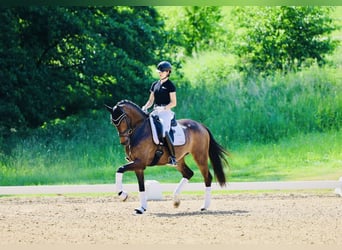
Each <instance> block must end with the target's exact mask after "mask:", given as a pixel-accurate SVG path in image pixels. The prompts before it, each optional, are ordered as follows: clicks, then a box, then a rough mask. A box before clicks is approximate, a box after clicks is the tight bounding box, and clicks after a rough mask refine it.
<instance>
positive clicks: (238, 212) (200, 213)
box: [150, 210, 249, 217]
mask: <svg viewBox="0 0 342 250" xmlns="http://www.w3.org/2000/svg"><path fill="white" fill-rule="evenodd" d="M248 213H249V211H245V210H231V211H222V210H221V211H220V210H219V211H210V210H205V211H193V212H181V213H150V214H151V215H154V216H157V217H183V216H203V215H215V216H220V215H222V216H225V215H236V216H239V215H244V214H248Z"/></svg>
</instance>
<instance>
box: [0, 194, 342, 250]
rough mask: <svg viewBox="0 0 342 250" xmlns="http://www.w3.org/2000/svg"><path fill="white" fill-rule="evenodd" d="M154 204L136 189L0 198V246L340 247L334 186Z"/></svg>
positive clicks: (341, 226)
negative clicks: (121, 193)
mask: <svg viewBox="0 0 342 250" xmlns="http://www.w3.org/2000/svg"><path fill="white" fill-rule="evenodd" d="M181 199H182V201H181V205H180V207H179V208H173V202H172V196H171V194H165V195H164V194H163V199H162V200H158V201H149V203H148V205H149V207H148V211H147V212H146V213H145V214H143V215H133V210H134V208H135V207H137V206H138V204H139V198H138V194H137V193H130V197H129V199H128V200H127V201H126V202H121V201H119V199H118V198H117V196H116V195H115V193H113V194H108V193H107V194H103V195H101V194H99V195H96V196H94V195H90V194H89V195H67V194H61V195H44V196H36V195H35V196H27V195H26V196H14V197H11V196H2V197H0V225H1V226H0V248H1V249H7V248H4V247H5V246H7V247H10V246H11V245H25V246H26V245H29V246H32V245H41V244H43V245H45V244H47V245H50V244H51V245H55V244H57V245H58V244H67V245H71V246H75V245H79V244H81V245H83V244H86V245H111V246H112V245H121V246H127V245H128V246H129V245H136V246H141V245H150V246H156V245H175V244H179V245H183V246H184V245H189V246H191V245H200V246H205V245H212V244H217V245H226V244H227V245H235V246H244V245H256V244H257V245H278V246H287V245H291V246H296V245H300V246H301V245H307V246H313V245H314V246H315V245H316V246H341V245H342V234H341V232H342V198H341V197H340V196H338V195H336V194H335V193H334V192H332V191H331V190H316V191H312V190H311V191H305V190H302V191H273V192H262V191H259V192H255V191H254V192H246V191H244V192H241V191H240V192H238V193H236V192H235V193H234V192H227V193H224V192H217V193H215V192H214V193H213V197H212V202H211V206H210V209H209V210H208V211H204V212H200V211H199V208H200V206H201V205H202V202H203V195H202V193H201V192H197V193H185V194H182V195H181Z"/></svg>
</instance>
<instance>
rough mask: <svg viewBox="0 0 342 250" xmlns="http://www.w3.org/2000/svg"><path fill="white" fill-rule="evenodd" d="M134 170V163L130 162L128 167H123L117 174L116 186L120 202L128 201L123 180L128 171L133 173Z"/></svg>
mask: <svg viewBox="0 0 342 250" xmlns="http://www.w3.org/2000/svg"><path fill="white" fill-rule="evenodd" d="M133 168H134V162H129V163H127V164H126V165H123V166H121V167H119V168H118V170H117V171H116V174H115V184H116V192H117V193H118V195H119V198H120V200H122V201H126V200H127V198H128V193H127V192H126V191H125V190H124V189H123V185H122V178H123V174H124V173H125V172H126V171H132V170H133Z"/></svg>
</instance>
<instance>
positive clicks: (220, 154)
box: [207, 129, 229, 187]
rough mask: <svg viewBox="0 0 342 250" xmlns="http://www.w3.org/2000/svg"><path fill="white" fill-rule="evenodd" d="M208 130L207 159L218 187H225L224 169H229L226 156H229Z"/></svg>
mask: <svg viewBox="0 0 342 250" xmlns="http://www.w3.org/2000/svg"><path fill="white" fill-rule="evenodd" d="M207 130H208V133H209V136H210V142H209V158H210V162H211V165H212V167H213V169H214V173H215V176H216V179H217V181H218V182H219V184H220V186H221V187H223V186H225V185H226V176H225V173H224V167H225V166H226V167H229V163H228V160H227V158H226V156H229V153H228V151H227V150H225V149H224V148H223V147H222V146H221V145H220V144H218V143H217V142H216V141H215V139H214V137H213V135H212V134H211V132H210V131H209V129H207Z"/></svg>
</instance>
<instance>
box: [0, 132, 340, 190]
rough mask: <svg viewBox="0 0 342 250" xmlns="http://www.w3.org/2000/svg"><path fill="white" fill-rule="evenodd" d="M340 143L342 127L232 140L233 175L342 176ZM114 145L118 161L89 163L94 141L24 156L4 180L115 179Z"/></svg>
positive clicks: (130, 179)
mask: <svg viewBox="0 0 342 250" xmlns="http://www.w3.org/2000/svg"><path fill="white" fill-rule="evenodd" d="M340 145H342V132H327V133H311V134H307V135H299V136H295V137H292V138H289V139H283V140H280V141H279V142H277V143H271V144H249V143H248V144H237V145H231V148H229V150H230V152H231V158H230V159H229V160H230V164H231V168H230V171H229V172H227V173H228V175H227V176H228V181H274V180H314V179H316V180H325V179H327V180H337V179H338V178H339V177H340V176H342V160H341V159H342V150H341V146H340ZM114 148H117V149H118V151H115V150H114V151H112V152H111V153H112V154H113V155H111V156H110V157H109V158H111V159H113V162H112V163H110V164H109V165H106V164H104V165H103V166H101V165H102V164H103V163H101V162H98V166H96V165H94V166H93V167H90V166H88V165H89V161H90V162H95V160H96V159H98V156H96V154H94V155H90V153H91V152H90V151H92V150H93V149H94V148H93V147H92V148H90V149H89V151H88V153H85V155H88V157H83V158H80V159H79V162H77V160H75V159H74V160H72V159H68V160H66V159H64V160H65V162H64V160H62V161H61V162H60V163H59V164H56V165H52V166H51V165H44V164H43V162H44V161H45V160H44V159H43V157H42V156H40V157H39V156H36V157H35V158H34V159H32V161H31V164H32V165H31V164H28V163H25V162H24V160H22V162H21V163H17V164H18V165H15V166H13V167H6V166H4V165H2V166H1V168H0V170H1V173H2V179H1V185H32V184H35V185H37V184H38V185H39V184H40V185H42V184H80V183H83V184H84V183H90V184H94V183H114V173H115V171H116V169H117V168H118V167H119V166H120V165H122V164H124V163H125V160H124V155H123V153H122V152H121V151H122V148H121V146H118V147H114ZM29 151H31V152H32V148H31V150H29ZM74 153H75V152H74ZM77 153H79V152H77ZM68 157H70V156H68ZM76 158H77V157H76ZM114 159H115V160H114ZM34 162H36V163H35V164H34ZM105 162H107V161H105ZM187 163H188V164H189V166H190V167H191V168H192V169H193V170H194V172H195V175H194V177H193V179H192V182H202V180H203V179H202V176H201V174H200V173H199V171H198V169H197V167H196V165H195V163H194V162H193V160H192V157H191V156H188V157H187ZM107 164H108V163H107ZM211 171H212V170H211ZM145 178H146V179H154V180H158V181H159V182H161V183H170V182H171V183H172V182H178V181H179V180H180V178H181V175H180V173H179V172H178V171H177V170H176V169H174V168H172V167H167V166H160V167H150V168H147V169H146V171H145ZM124 182H125V183H136V178H135V175H134V174H133V173H132V172H127V173H126V174H125V176H124Z"/></svg>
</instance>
